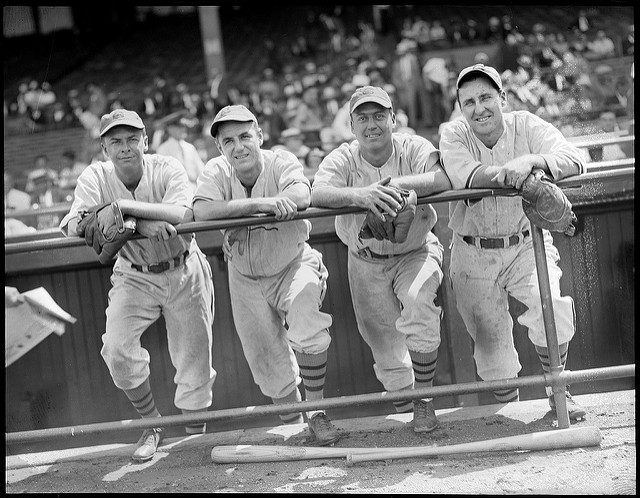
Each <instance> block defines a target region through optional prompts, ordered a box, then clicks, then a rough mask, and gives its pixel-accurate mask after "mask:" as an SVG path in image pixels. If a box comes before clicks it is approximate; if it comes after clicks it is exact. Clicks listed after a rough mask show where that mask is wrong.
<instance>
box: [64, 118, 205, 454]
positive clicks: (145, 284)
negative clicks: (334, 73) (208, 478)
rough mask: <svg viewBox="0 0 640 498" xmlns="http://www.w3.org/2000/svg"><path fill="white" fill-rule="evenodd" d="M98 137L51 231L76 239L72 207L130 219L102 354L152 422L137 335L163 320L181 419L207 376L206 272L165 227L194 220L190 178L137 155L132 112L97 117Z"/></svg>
mask: <svg viewBox="0 0 640 498" xmlns="http://www.w3.org/2000/svg"><path fill="white" fill-rule="evenodd" d="M100 141H101V146H102V150H103V152H104V154H105V156H106V157H107V158H108V160H107V161H104V162H102V161H100V162H95V163H93V164H91V165H90V166H88V167H87V168H86V169H85V170H84V171H83V172H82V174H81V175H80V177H79V178H78V184H77V186H76V189H75V192H74V200H73V203H72V205H71V209H70V211H69V213H68V214H67V215H66V216H65V217H64V219H63V220H62V221H61V223H60V229H61V230H62V232H63V233H64V234H65V235H68V236H72V235H76V227H77V217H78V213H79V212H80V211H81V210H83V209H88V208H90V207H92V206H96V205H100V204H103V203H109V202H113V201H117V202H118V204H119V206H120V209H121V210H122V212H123V214H126V215H130V216H133V217H135V218H136V220H137V227H136V231H137V232H138V233H139V234H141V235H143V236H144V238H138V239H132V240H129V241H128V242H127V243H126V244H125V245H124V246H123V248H122V249H121V250H120V252H119V253H118V256H117V258H116V261H115V264H114V266H113V274H112V276H111V283H112V288H111V290H110V291H109V304H108V306H107V310H106V331H105V333H104V335H103V336H102V342H103V346H102V350H101V354H102V357H103V359H104V361H105V362H106V364H107V366H108V368H109V372H110V373H111V377H112V378H113V382H114V384H115V385H116V387H118V388H119V389H122V390H123V391H124V393H125V394H126V395H127V398H128V399H129V400H130V401H131V403H132V404H133V406H134V407H135V408H136V410H137V411H138V413H139V414H140V415H141V416H142V417H159V416H160V413H159V412H158V410H157V408H156V406H155V402H154V399H153V394H152V392H151V386H150V383H149V373H150V370H149V359H150V358H149V353H148V351H147V350H146V349H144V348H143V347H142V345H141V343H140V338H141V336H142V334H143V333H144V331H145V330H146V329H147V328H148V327H149V326H150V325H151V324H152V323H153V322H155V321H156V320H157V319H158V318H159V317H160V315H162V316H164V319H165V322H166V329H167V342H168V347H169V354H170V356H171V361H172V363H173V366H174V367H175V369H176V374H175V377H174V380H175V383H176V392H175V399H174V403H175V405H176V407H178V408H179V409H181V410H182V413H191V412H198V411H205V410H206V409H207V408H208V407H209V406H211V403H212V399H213V393H212V389H213V383H214V380H215V377H216V371H215V370H214V369H213V367H212V354H213V352H212V347H213V342H212V325H213V313H214V294H213V281H212V272H211V267H210V265H209V263H208V261H207V259H206V257H205V256H204V254H203V253H202V252H201V251H200V249H199V247H198V245H197V243H196V240H195V237H194V235H193V234H190V235H177V232H176V229H175V226H174V225H177V224H180V223H184V222H188V221H193V212H192V210H191V201H192V194H191V190H190V185H189V179H188V178H187V174H186V172H185V170H184V168H183V167H182V165H181V164H180V163H179V162H178V161H177V160H176V159H174V158H172V157H168V156H161V155H157V154H145V152H146V151H147V149H148V137H147V134H146V130H145V126H144V124H143V122H142V120H141V119H140V117H139V116H138V114H137V113H135V112H133V111H128V110H124V109H117V110H114V111H113V112H111V113H110V114H105V115H104V116H102V120H101V126H100ZM186 431H187V434H194V433H202V432H205V431H206V424H194V425H188V426H186ZM161 438H162V429H160V428H157V429H147V430H145V431H144V432H143V434H142V437H141V438H140V440H139V441H138V443H137V445H136V449H135V451H134V453H133V459H134V460H137V461H145V460H148V459H150V458H152V457H153V455H154V454H155V451H156V448H157V446H158V444H159V442H160V440H161Z"/></svg>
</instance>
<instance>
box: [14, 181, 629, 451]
mask: <svg viewBox="0 0 640 498" xmlns="http://www.w3.org/2000/svg"><path fill="white" fill-rule="evenodd" d="M633 177H634V168H618V169H615V170H609V171H596V172H592V173H585V174H583V175H578V176H573V177H570V178H566V179H563V180H561V181H559V182H557V184H558V185H559V186H560V187H562V188H581V187H582V186H583V185H586V184H588V183H590V182H606V181H608V180H619V179H621V178H622V179H630V180H631V181H633ZM515 195H518V192H517V191H516V190H515V189H513V188H508V189H507V188H505V189H467V190H451V191H446V192H441V193H438V194H433V195H430V196H426V197H421V198H419V199H418V203H419V204H424V203H437V202H451V201H456V200H463V199H478V198H482V197H487V196H515ZM355 212H364V210H363V209H361V208H358V207H346V208H339V209H324V208H313V207H312V208H309V209H306V210H304V211H300V212H298V213H297V215H296V217H295V218H294V219H301V218H306V219H312V218H320V217H325V216H336V215H340V214H347V213H355ZM276 222H278V220H276V219H275V217H274V216H272V215H259V216H249V217H244V218H234V219H224V220H215V221H206V222H192V223H186V224H184V225H179V226H178V227H177V228H178V233H192V232H200V231H208V230H219V229H221V228H228V227H238V226H248V225H255V224H263V223H276ZM280 222H281V223H286V222H287V221H280ZM532 236H533V247H534V254H535V259H536V268H537V272H538V284H539V287H540V297H541V301H542V310H543V317H544V326H545V333H546V338H547V346H548V349H549V364H550V373H549V374H548V375H546V374H543V375H537V376H523V377H518V378H515V379H501V380H495V381H477V382H470V383H466V384H452V385H448V386H435V387H430V388H421V389H415V390H413V391H402V392H379V393H372V394H364V395H353V396H342V397H339V398H324V399H322V400H317V401H301V402H296V403H289V404H282V405H264V406H249V407H244V408H236V409H226V410H215V411H208V412H200V413H191V414H182V415H171V416H163V417H161V418H159V419H157V418H154V419H153V420H149V419H138V420H122V421H116V422H105V423H97V424H87V425H81V426H77V427H59V428H49V429H39V430H32V431H23V432H12V433H6V443H7V444H17V443H24V442H34V441H46V440H52V439H57V438H66V437H74V436H79V435H88V434H98V433H103V432H113V431H122V430H129V429H140V428H153V427H167V426H177V425H186V424H192V423H201V422H208V421H213V420H229V419H235V418H240V417H258V416H263V415H269V414H278V415H282V414H289V413H295V412H300V411H305V410H316V409H325V410H326V409H328V408H337V407H349V406H356V405H363V404H375V403H383V402H390V401H405V400H412V399H418V398H422V397H437V396H446V395H451V394H467V393H475V392H482V391H493V390H500V389H506V388H514V387H524V386H534V385H535V386H537V385H544V386H550V387H551V388H552V391H553V396H554V399H555V402H556V410H557V416H558V427H559V428H561V429H563V428H568V427H569V426H570V422H569V415H568V412H567V403H566V396H565V393H566V386H567V384H571V383H576V382H585V381H594V380H604V379H609V378H617V377H632V376H634V375H635V365H633V364H632V365H623V366H614V367H606V368H598V369H587V370H580V371H565V370H564V369H563V367H562V364H561V362H560V354H559V349H558V339H557V334H556V328H555V320H554V317H553V303H552V299H551V291H550V286H549V278H548V270H547V265H546V255H545V247H544V242H543V235H542V230H541V229H540V228H538V227H535V226H532ZM75 245H84V240H83V239H81V238H79V237H72V238H58V239H47V240H42V241H38V240H33V241H26V242H18V243H13V244H12V243H9V244H5V252H6V253H17V252H29V251H37V250H43V249H51V248H54V247H69V246H75Z"/></svg>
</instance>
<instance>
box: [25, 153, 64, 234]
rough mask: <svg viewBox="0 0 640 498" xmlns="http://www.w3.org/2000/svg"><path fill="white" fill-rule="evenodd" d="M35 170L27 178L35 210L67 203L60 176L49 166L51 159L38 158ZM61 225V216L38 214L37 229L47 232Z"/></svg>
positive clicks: (41, 156)
mask: <svg viewBox="0 0 640 498" xmlns="http://www.w3.org/2000/svg"><path fill="white" fill-rule="evenodd" d="M34 165H35V167H34V169H33V170H32V171H31V172H30V173H29V175H28V176H27V185H26V189H27V192H28V193H29V194H31V206H32V208H33V209H41V208H47V207H51V206H53V205H54V204H58V203H62V202H66V196H65V195H64V193H63V192H62V191H61V190H60V188H59V187H58V175H57V173H56V171H55V170H54V169H52V168H51V167H50V166H49V159H48V157H47V156H46V155H44V154H41V155H39V156H37V157H36V159H35V162H34ZM59 223H60V216H59V215H57V214H55V213H53V214H37V216H36V228H37V229H38V230H45V229H49V228H56V227H57V226H58V224H59Z"/></svg>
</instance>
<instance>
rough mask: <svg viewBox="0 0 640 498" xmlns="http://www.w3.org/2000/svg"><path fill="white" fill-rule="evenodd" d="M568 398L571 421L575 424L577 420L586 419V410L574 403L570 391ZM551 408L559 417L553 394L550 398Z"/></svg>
mask: <svg viewBox="0 0 640 498" xmlns="http://www.w3.org/2000/svg"><path fill="white" fill-rule="evenodd" d="M566 396H567V411H568V412H569V420H573V421H574V422H575V421H577V420H580V419H584V418H585V416H586V415H587V412H586V410H585V409H584V408H582V407H581V406H580V405H579V404H578V403H576V402H575V401H574V399H573V398H572V397H571V393H569V391H566ZM549 406H550V407H551V411H552V412H553V413H554V415H556V417H557V416H558V414H557V412H556V400H555V398H554V396H553V394H552V395H551V396H549Z"/></svg>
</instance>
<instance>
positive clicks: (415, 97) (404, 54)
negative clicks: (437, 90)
mask: <svg viewBox="0 0 640 498" xmlns="http://www.w3.org/2000/svg"><path fill="white" fill-rule="evenodd" d="M416 48H417V45H416V42H415V41H413V40H406V39H405V40H402V41H401V42H400V43H398V45H397V46H396V54H397V56H398V57H397V59H395V60H394V61H393V63H392V65H391V83H392V84H393V86H394V87H395V89H396V93H397V96H398V107H399V108H400V109H403V110H404V111H406V113H407V116H409V126H411V127H413V128H424V127H429V126H435V125H434V121H433V119H432V117H431V115H430V109H429V108H428V101H427V91H426V89H425V86H424V80H423V79H422V68H421V67H420V61H419V59H418V56H417V55H416Z"/></svg>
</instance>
